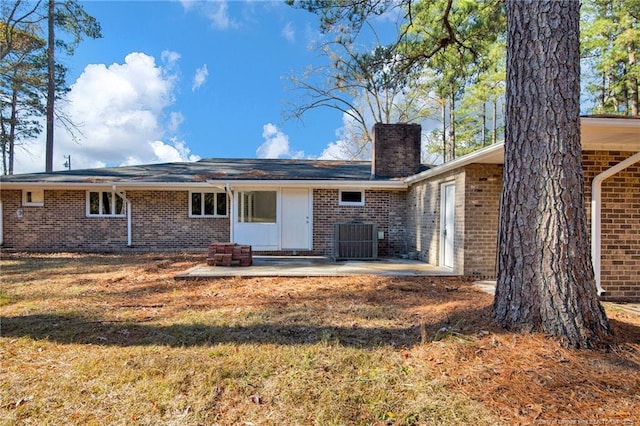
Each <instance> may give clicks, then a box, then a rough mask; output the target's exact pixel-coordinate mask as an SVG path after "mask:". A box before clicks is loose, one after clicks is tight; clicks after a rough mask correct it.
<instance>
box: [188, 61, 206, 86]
mask: <svg viewBox="0 0 640 426" xmlns="http://www.w3.org/2000/svg"><path fill="white" fill-rule="evenodd" d="M208 76H209V70H208V69H207V64H204V65H203V66H202V67H201V68H198V69H196V73H195V74H194V76H193V83H192V85H191V90H192V91H193V92H195V91H196V90H198V89H199V88H200V86H202V85H203V84H204V83H205V82H206V81H207V77H208Z"/></svg>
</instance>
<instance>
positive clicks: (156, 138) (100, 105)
mask: <svg viewBox="0 0 640 426" xmlns="http://www.w3.org/2000/svg"><path fill="white" fill-rule="evenodd" d="M163 58H164V59H166V60H167V61H168V63H172V64H175V61H177V59H178V58H179V55H177V54H175V53H171V52H167V54H164V53H163ZM176 82H177V78H176V75H175V74H172V73H170V72H168V71H167V69H166V68H163V67H161V66H159V65H157V64H156V62H155V59H154V58H153V57H152V56H149V55H146V54H144V53H139V52H134V53H130V54H128V55H127V56H126V57H125V60H124V63H122V64H119V63H114V64H111V65H109V66H106V65H104V64H92V65H88V66H87V67H85V69H84V71H83V73H82V74H81V75H80V77H78V80H77V81H76V82H75V83H74V84H73V85H72V86H71V92H70V93H69V95H68V97H67V98H68V100H69V102H68V105H66V110H67V115H68V116H69V117H70V118H71V120H72V121H73V122H74V123H76V124H77V125H78V126H79V130H80V132H81V133H82V134H81V135H80V138H79V140H78V141H76V140H74V139H73V138H72V137H71V136H70V135H69V134H68V132H66V131H65V129H63V128H60V127H56V129H55V146H54V159H53V164H54V170H60V169H62V168H63V167H62V164H63V163H64V156H65V155H69V154H70V155H71V157H72V166H73V168H74V169H80V168H93V167H104V166H106V165H121V164H140V163H155V162H162V161H186V160H191V159H193V158H196V157H197V156H194V155H191V154H190V150H189V149H188V148H187V146H186V143H185V142H184V141H177V140H175V139H171V137H172V135H173V134H175V133H176V132H177V131H178V128H179V126H180V124H181V123H182V121H184V117H183V116H182V114H181V113H179V112H175V111H174V112H171V111H167V109H169V108H170V107H171V105H172V104H173V102H174V99H175V94H174V92H175V85H176ZM40 139H41V140H38V141H37V142H35V143H34V145H33V146H32V148H33V147H34V146H36V144H37V148H36V149H32V151H33V152H34V154H33V156H29V155H28V154H24V153H22V155H21V154H20V153H19V154H18V155H17V158H16V172H17V173H25V172H31V171H42V170H43V169H44V158H43V157H44V149H43V147H44V135H42V136H41V138H40ZM167 139H169V142H163V140H167ZM36 151H38V153H35V152H36Z"/></svg>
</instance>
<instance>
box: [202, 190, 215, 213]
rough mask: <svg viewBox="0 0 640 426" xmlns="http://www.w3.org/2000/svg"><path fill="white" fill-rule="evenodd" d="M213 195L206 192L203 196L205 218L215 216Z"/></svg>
mask: <svg viewBox="0 0 640 426" xmlns="http://www.w3.org/2000/svg"><path fill="white" fill-rule="evenodd" d="M214 196H215V194H213V193H211V192H207V193H205V194H204V214H205V215H207V216H213V215H214V214H215V201H214Z"/></svg>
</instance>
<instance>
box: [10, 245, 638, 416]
mask: <svg viewBox="0 0 640 426" xmlns="http://www.w3.org/2000/svg"><path fill="white" fill-rule="evenodd" d="M202 260H203V259H201V258H199V257H196V256H193V255H127V256H116V255H111V256H109V255H77V254H51V255H41V254H30V255H28V254H3V256H2V260H1V267H2V270H1V273H2V291H1V292H0V306H1V307H2V311H1V312H2V314H1V318H0V320H1V324H0V327H1V328H0V361H1V363H0V365H1V368H0V424H77V425H92V424H95V425H104V424H154V425H162V424H165V425H174V424H180V425H201V424H206V425H215V424H219V425H252V424H253V425H282V424H305V425H306V424H309V425H313V424H316V425H430V424H434V425H463V424H464V425H466V424H477V425H482V424H486V425H494V424H506V425H510V424H532V423H537V424H634V421H635V422H637V419H638V418H640V408H639V407H640V396H639V395H640V384H639V383H640V318H638V316H636V315H634V314H631V313H629V312H627V311H624V310H621V309H617V308H616V307H615V306H614V305H607V311H608V314H609V316H610V318H611V320H612V324H613V327H614V329H615V331H616V339H617V340H616V344H615V345H614V346H613V347H612V348H611V350H609V351H606V352H605V351H602V352H600V351H593V352H588V351H573V350H567V349H564V348H562V347H560V346H559V345H557V344H556V343H555V342H554V341H553V340H550V339H547V338H546V337H545V336H541V335H536V334H531V335H520V334H511V333H506V332H504V331H502V330H500V329H497V328H496V327H495V326H494V325H493V324H492V322H491V320H490V306H491V296H489V295H486V294H484V293H481V292H479V291H477V290H475V289H474V288H472V287H471V286H470V284H469V283H467V282H464V281H460V280H458V279H455V278H435V277H422V278H389V277H372V276H357V277H340V278H331V279H327V278H260V279H256V278H229V279H218V280H202V281H174V279H173V276H174V275H175V274H176V273H178V272H182V271H184V270H185V269H187V268H189V267H190V266H194V265H195V264H196V263H201V262H202ZM569 422H573V423H569ZM579 422H582V423H579Z"/></svg>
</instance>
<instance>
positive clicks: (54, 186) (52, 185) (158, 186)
mask: <svg viewBox="0 0 640 426" xmlns="http://www.w3.org/2000/svg"><path fill="white" fill-rule="evenodd" d="M113 186H115V187H117V188H119V189H121V190H129V191H135V190H158V191H171V190H176V191H185V190H190V189H195V188H203V189H204V188H211V187H220V188H224V187H230V188H234V187H251V188H274V187H278V188H279V187H297V188H328V189H333V188H337V189H339V188H353V189H394V190H403V189H407V187H408V185H407V183H406V182H405V181H404V180H402V179H400V180H264V179H263V180H258V179H251V180H207V181H203V182H181V183H175V182H172V183H157V182H127V181H118V182H66V183H65V182H2V185H1V188H2V189H23V188H38V189H40V188H41V189H49V190H64V189H74V190H87V189H92V188H95V189H99V188H112V187H113Z"/></svg>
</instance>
